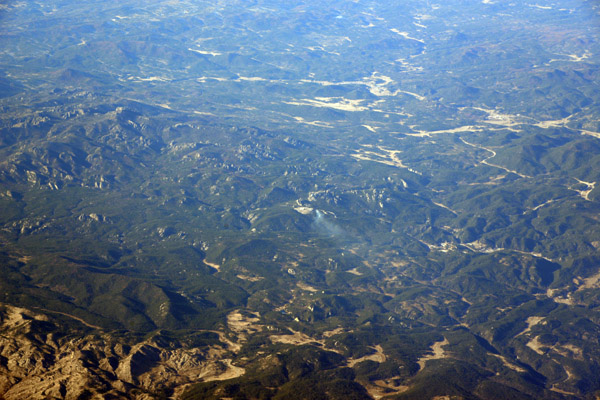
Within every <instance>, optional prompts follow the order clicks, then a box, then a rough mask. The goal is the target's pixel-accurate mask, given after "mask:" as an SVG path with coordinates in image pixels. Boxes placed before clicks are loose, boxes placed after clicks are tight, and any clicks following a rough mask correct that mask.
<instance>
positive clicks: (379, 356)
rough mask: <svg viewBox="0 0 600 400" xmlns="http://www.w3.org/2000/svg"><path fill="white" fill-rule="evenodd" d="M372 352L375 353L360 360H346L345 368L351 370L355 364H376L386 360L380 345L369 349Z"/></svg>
mask: <svg viewBox="0 0 600 400" xmlns="http://www.w3.org/2000/svg"><path fill="white" fill-rule="evenodd" d="M371 348H372V349H373V350H375V353H373V354H369V355H366V356H363V357H360V358H350V359H349V360H348V363H347V364H346V366H348V367H350V368H352V367H354V366H355V365H356V364H358V363H361V362H363V361H375V362H376V363H380V364H381V363H383V362H385V361H386V360H387V357H386V356H385V354H384V353H383V348H382V347H381V345H376V346H374V347H371Z"/></svg>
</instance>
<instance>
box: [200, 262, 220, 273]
mask: <svg viewBox="0 0 600 400" xmlns="http://www.w3.org/2000/svg"><path fill="white" fill-rule="evenodd" d="M202 262H203V263H204V264H206V265H208V266H209V267H212V268H214V269H216V270H217V271H219V270H220V269H221V266H220V265H219V264H214V263H211V262H208V261H206V260H202Z"/></svg>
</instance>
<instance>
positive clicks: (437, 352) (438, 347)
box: [417, 338, 450, 371]
mask: <svg viewBox="0 0 600 400" xmlns="http://www.w3.org/2000/svg"><path fill="white" fill-rule="evenodd" d="M448 344H450V342H448V339H446V338H444V340H442V341H441V342H435V343H434V344H433V346H431V351H432V352H433V354H428V355H426V356H423V357H421V358H420V359H419V361H417V364H419V371H421V370H423V368H425V363H427V361H430V360H439V359H442V358H447V357H448V356H447V355H446V352H445V351H444V349H443V347H444V346H446V345H448Z"/></svg>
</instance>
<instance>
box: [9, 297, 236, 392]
mask: <svg viewBox="0 0 600 400" xmlns="http://www.w3.org/2000/svg"><path fill="white" fill-rule="evenodd" d="M0 316H1V322H0V398H3V399H6V400H12V399H15V400H17V399H25V398H27V399H46V398H60V399H78V398H82V396H83V397H85V398H110V397H111V396H112V397H117V398H133V399H154V398H157V397H158V396H161V395H162V396H164V395H165V394H167V395H168V394H171V393H172V392H173V390H174V389H176V388H177V387H181V386H183V385H187V384H189V383H193V382H197V381H200V380H210V379H211V377H213V375H214V377H218V376H220V375H222V374H223V365H222V362H221V360H222V356H223V355H224V353H226V352H227V345H223V346H219V345H213V346H207V347H204V348H187V347H184V346H182V345H181V344H180V343H177V342H175V343H174V342H170V343H168V344H165V343H161V341H160V340H157V338H156V337H154V338H150V339H147V340H144V341H142V342H139V343H133V344H129V343H124V342H125V341H124V340H119V339H118V338H115V337H112V336H111V335H110V334H108V333H90V334H87V335H77V336H72V337H71V336H70V335H69V334H68V332H65V331H64V330H63V329H61V326H60V323H59V322H58V321H56V320H53V319H52V316H51V315H43V314H40V313H37V312H33V311H31V310H27V309H24V308H17V307H12V306H8V305H4V306H0Z"/></svg>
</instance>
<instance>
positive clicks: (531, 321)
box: [515, 317, 545, 337]
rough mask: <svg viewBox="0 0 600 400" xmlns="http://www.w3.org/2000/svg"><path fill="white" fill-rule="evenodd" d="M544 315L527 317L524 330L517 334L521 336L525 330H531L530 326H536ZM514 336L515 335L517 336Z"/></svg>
mask: <svg viewBox="0 0 600 400" xmlns="http://www.w3.org/2000/svg"><path fill="white" fill-rule="evenodd" d="M544 318H545V317H529V318H527V321H526V322H527V328H525V330H524V331H523V332H521V333H519V334H518V335H517V336H521V335H524V334H526V333H527V332H529V331H531V328H533V327H534V326H536V325H537V324H539V323H540V322H542V321H543V320H544ZM517 336H515V337H517Z"/></svg>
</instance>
